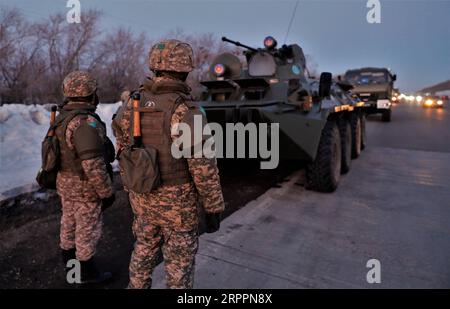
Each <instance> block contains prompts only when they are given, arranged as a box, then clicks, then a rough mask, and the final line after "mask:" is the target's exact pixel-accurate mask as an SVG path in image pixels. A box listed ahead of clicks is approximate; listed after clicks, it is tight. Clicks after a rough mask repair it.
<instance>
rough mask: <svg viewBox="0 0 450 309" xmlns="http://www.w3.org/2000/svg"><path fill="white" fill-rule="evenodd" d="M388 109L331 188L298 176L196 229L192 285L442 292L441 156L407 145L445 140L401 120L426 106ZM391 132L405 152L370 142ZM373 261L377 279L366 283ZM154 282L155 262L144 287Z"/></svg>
mask: <svg viewBox="0 0 450 309" xmlns="http://www.w3.org/2000/svg"><path fill="white" fill-rule="evenodd" d="M394 112H395V113H394V117H393V122H392V123H390V124H386V123H382V122H380V121H379V120H378V119H376V118H375V119H371V120H370V121H369V122H368V137H369V146H368V148H367V150H365V151H364V152H363V154H362V156H361V157H360V158H359V159H357V160H354V161H353V164H352V170H351V171H350V173H349V174H348V175H346V176H344V177H343V178H342V179H341V184H340V187H339V188H338V190H337V191H336V192H335V193H333V194H321V193H316V192H311V191H306V190H305V189H304V188H303V187H302V186H301V183H302V182H303V175H302V172H298V173H296V174H294V175H291V177H290V181H289V182H287V183H284V184H283V185H282V186H281V188H273V189H270V190H269V191H267V192H266V193H265V194H264V195H262V196H260V197H259V198H258V199H257V200H255V201H252V202H250V203H249V204H248V205H247V206H246V207H245V208H243V209H241V210H239V211H237V212H235V213H234V214H233V215H231V216H230V217H229V218H227V219H226V220H225V221H224V222H222V227H221V230H220V231H219V232H217V233H215V234H205V235H202V236H201V238H200V250H199V254H198V255H197V270H196V279H195V287H196V288H450V262H449V261H450V153H448V152H433V151H421V150H411V149H414V148H421V147H425V148H426V149H439V150H441V151H445V150H446V149H447V148H445V147H448V146H441V145H439V144H438V143H440V140H439V138H438V137H436V136H434V133H433V131H435V130H431V131H430V130H426V131H425V130H424V131H422V133H420V134H418V133H417V131H420V129H421V127H422V126H423V125H421V124H418V125H416V126H414V123H413V122H414V121H418V120H417V119H416V118H417V117H420V116H417V117H411V115H409V116H408V113H413V114H414V115H415V114H418V115H424V116H423V117H425V119H428V118H427V117H428V116H427V114H426V113H429V112H428V111H422V110H420V109H418V108H417V107H412V106H401V107H397V108H396V110H395V111H394ZM446 112H447V111H445V110H444V113H446ZM431 113H434V115H436V117H438V116H439V115H442V114H438V113H439V112H438V111H431ZM431 113H430V114H431ZM445 115H446V117H447V118H442V119H446V120H445V123H444V122H443V123H439V125H440V126H448V125H449V124H448V113H446V114H445ZM439 117H440V116H439ZM418 119H420V118H418ZM435 120H436V119H434V120H433V119H429V120H427V122H431V123H432V122H433V121H435ZM424 122H425V121H424ZM422 124H423V123H422ZM389 127H390V130H388V129H387V128H389ZM408 127H410V128H411V129H408ZM412 128H414V130H412ZM395 129H397V130H398V131H396V132H397V133H392V132H393V130H395ZM383 132H384V134H383ZM399 132H403V133H399ZM389 133H391V135H389ZM386 134H387V135H386ZM402 134H403V136H402ZM445 134H448V132H442V135H444V136H446V135H445ZM442 135H441V136H442ZM392 136H396V138H397V141H398V143H397V144H396V146H397V147H400V148H406V149H400V148H398V149H394V148H390V147H380V145H383V140H384V143H387V144H389V143H390V142H391V139H392V138H393V137H392ZM418 137H422V138H428V139H427V140H424V141H419V142H417V138H418ZM371 141H373V142H374V144H375V146H374V145H373V144H371ZM448 141H449V139H447V145H448ZM373 258H375V259H378V260H379V261H380V263H381V283H380V284H369V283H367V281H366V274H367V272H368V271H369V268H367V267H366V263H367V261H368V260H369V259H373ZM164 286H165V285H164V279H163V267H162V265H160V266H159V267H158V268H157V270H156V271H155V276H154V287H155V288H163V287H164Z"/></svg>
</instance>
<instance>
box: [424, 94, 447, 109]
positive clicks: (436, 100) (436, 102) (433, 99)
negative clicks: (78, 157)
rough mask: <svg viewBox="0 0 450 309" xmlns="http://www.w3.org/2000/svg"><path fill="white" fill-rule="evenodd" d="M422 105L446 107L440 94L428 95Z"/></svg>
mask: <svg viewBox="0 0 450 309" xmlns="http://www.w3.org/2000/svg"><path fill="white" fill-rule="evenodd" d="M422 106H423V107H426V108H433V107H434V108H442V107H444V100H442V98H440V97H438V96H426V97H425V98H423V100H422Z"/></svg>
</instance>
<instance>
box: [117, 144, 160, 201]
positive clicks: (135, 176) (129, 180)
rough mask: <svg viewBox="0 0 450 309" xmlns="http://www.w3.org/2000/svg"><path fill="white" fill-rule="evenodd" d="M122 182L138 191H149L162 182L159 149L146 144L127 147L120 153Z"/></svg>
mask: <svg viewBox="0 0 450 309" xmlns="http://www.w3.org/2000/svg"><path fill="white" fill-rule="evenodd" d="M119 165H120V169H121V170H122V182H123V184H124V186H126V187H127V188H128V189H129V190H131V191H133V192H136V193H149V192H151V191H153V190H155V189H156V188H158V187H159V186H160V184H161V175H160V172H159V165H158V151H157V150H156V148H154V147H152V146H149V145H146V146H144V147H142V148H141V147H133V146H132V147H127V148H125V149H124V150H123V151H122V152H121V153H120V155H119Z"/></svg>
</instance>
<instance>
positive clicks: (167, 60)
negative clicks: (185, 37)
mask: <svg viewBox="0 0 450 309" xmlns="http://www.w3.org/2000/svg"><path fill="white" fill-rule="evenodd" d="M149 64H150V70H152V71H172V72H191V71H192V69H193V68H194V53H193V52H192V47H191V45H189V44H187V43H183V42H181V41H178V40H165V41H161V42H159V43H157V44H155V45H153V47H152V48H151V49H150V53H149Z"/></svg>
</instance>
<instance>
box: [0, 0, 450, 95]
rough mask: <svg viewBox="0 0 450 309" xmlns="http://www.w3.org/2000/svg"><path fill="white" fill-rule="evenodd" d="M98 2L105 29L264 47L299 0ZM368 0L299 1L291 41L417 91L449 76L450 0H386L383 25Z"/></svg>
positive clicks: (46, 7)
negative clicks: (210, 36)
mask: <svg viewBox="0 0 450 309" xmlns="http://www.w3.org/2000/svg"><path fill="white" fill-rule="evenodd" d="M80 2H81V5H82V11H83V9H88V8H97V9H100V10H102V11H103V13H104V15H103V18H102V20H101V22H100V24H101V27H102V29H103V31H108V29H113V28H115V27H119V26H124V27H127V28H130V29H132V30H135V31H136V32H138V33H140V32H146V34H147V36H148V37H150V38H159V37H161V36H163V35H164V34H166V33H167V32H169V31H170V30H174V29H175V28H177V27H178V28H181V29H183V30H184V31H185V32H187V33H207V32H212V33H215V34H216V35H217V37H221V36H224V35H225V36H227V37H229V38H232V39H235V40H238V41H240V42H242V43H247V44H248V45H251V46H255V47H257V46H261V45H262V40H263V39H264V37H265V36H266V35H272V36H274V37H275V38H276V39H277V40H278V42H279V43H283V41H284V38H285V35H286V31H287V28H288V25H289V20H290V19H291V16H292V13H293V10H294V7H295V4H296V0H289V1H287V0H283V1H267V0H263V1H261V0H245V1H236V0H231V1H230V0H228V1H219V0H208V1H206V0H202V1H201V0H196V1H191V0H184V1H180V0H178V1H173V0H166V1H153V0H81V1H80ZM66 3H67V0H40V1H35V0H1V5H2V6H3V5H7V6H16V7H18V8H20V9H21V10H22V12H23V14H24V15H25V16H27V17H28V18H30V19H42V18H46V17H47V16H48V15H49V14H50V13H55V12H58V11H59V12H64V13H65V12H67V11H68V8H66ZM366 3H367V0H324V1H322V0H316V1H314V0H306V1H305V0H300V2H299V5H298V7H297V10H296V14H295V17H294V20H293V23H292V27H291V30H290V33H289V36H288V38H287V43H294V42H295V43H298V44H299V45H300V46H302V48H303V50H304V52H305V53H306V54H309V55H311V56H312V57H313V59H314V61H315V62H316V63H317V64H318V69H319V70H320V71H330V72H332V73H342V72H344V71H345V70H346V69H349V68H357V67H362V66H381V67H389V68H391V69H392V70H393V71H394V72H395V73H397V75H398V82H397V86H398V87H400V89H401V90H403V91H415V90H418V89H421V88H423V87H425V86H429V85H432V84H435V83H437V82H441V81H444V80H448V79H450V0H414V1H411V0H390V1H389V0H384V1H383V0H381V23H380V24H369V23H368V22H367V21H366V15H367V12H368V10H369V9H368V8H367V7H366Z"/></svg>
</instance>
